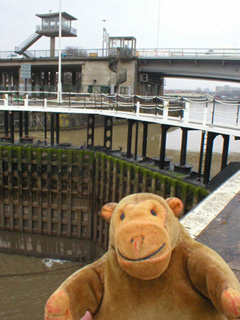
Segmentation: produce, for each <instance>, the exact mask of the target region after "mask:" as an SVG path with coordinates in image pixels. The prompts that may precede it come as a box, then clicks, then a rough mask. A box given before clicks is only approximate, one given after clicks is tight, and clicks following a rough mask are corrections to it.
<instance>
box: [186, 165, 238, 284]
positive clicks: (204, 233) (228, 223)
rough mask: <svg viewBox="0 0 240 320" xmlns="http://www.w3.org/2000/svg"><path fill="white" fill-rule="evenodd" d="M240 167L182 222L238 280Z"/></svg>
mask: <svg viewBox="0 0 240 320" xmlns="http://www.w3.org/2000/svg"><path fill="white" fill-rule="evenodd" d="M239 203H240V171H238V172H237V173H236V174H235V175H234V176H233V177H232V178H230V179H229V180H228V181H227V182H225V183H224V184H223V185H222V186H221V187H220V188H218V189H217V190H216V191H215V192H213V193H212V194H211V195H209V196H208V197H207V198H206V199H205V200H203V202H202V203H200V204H199V205H198V206H197V207H196V208H195V209H193V210H192V211H191V212H190V213H189V214H188V215H187V216H185V217H184V218H183V219H182V220H181V222H182V224H183V225H184V226H185V227H186V228H187V229H188V231H189V233H190V234H191V235H192V236H193V237H194V238H196V240H198V241H199V242H202V243H203V244H205V245H207V246H209V247H210V248H212V249H214V250H215V251H217V252H218V253H219V254H220V255H221V256H222V257H223V258H224V260H225V261H226V262H227V263H228V264H229V266H230V267H231V268H232V270H233V271H234V272H235V274H236V276H237V277H238V279H239V281H240V238H239V231H240V212H239V211H240V205H239Z"/></svg>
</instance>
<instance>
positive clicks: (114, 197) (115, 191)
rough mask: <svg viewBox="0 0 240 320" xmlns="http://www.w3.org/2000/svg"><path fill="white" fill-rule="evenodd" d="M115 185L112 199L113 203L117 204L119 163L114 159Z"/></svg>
mask: <svg viewBox="0 0 240 320" xmlns="http://www.w3.org/2000/svg"><path fill="white" fill-rule="evenodd" d="M112 176H113V184H112V197H111V201H112V202H116V201H117V200H116V194H117V179H118V176H117V161H116V160H115V159H114V160H113V175H112Z"/></svg>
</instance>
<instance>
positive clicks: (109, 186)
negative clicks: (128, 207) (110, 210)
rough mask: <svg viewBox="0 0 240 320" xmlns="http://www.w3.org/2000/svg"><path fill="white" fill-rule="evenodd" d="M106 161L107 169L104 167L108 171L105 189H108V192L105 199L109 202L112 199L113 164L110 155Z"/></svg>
mask: <svg viewBox="0 0 240 320" xmlns="http://www.w3.org/2000/svg"><path fill="white" fill-rule="evenodd" d="M106 162H107V168H106V169H105V167H104V170H105V171H106V177H107V179H106V181H105V191H106V194H105V199H104V200H105V201H106V202H109V201H110V188H111V182H110V180H111V179H110V177H111V172H110V171H111V165H110V159H109V157H106Z"/></svg>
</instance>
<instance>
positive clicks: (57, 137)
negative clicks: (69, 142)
mask: <svg viewBox="0 0 240 320" xmlns="http://www.w3.org/2000/svg"><path fill="white" fill-rule="evenodd" d="M59 133H60V130H59V113H56V144H57V145H59Z"/></svg>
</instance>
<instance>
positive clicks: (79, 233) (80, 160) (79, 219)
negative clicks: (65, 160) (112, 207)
mask: <svg viewBox="0 0 240 320" xmlns="http://www.w3.org/2000/svg"><path fill="white" fill-rule="evenodd" d="M77 166H78V199H79V202H80V207H81V199H82V197H83V194H82V188H83V186H82V184H83V152H82V151H78V160H77ZM77 237H78V238H79V239H81V238H82V210H81V209H79V210H78V214H77Z"/></svg>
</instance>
